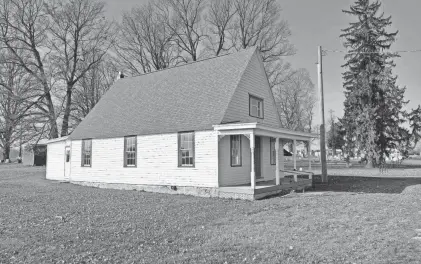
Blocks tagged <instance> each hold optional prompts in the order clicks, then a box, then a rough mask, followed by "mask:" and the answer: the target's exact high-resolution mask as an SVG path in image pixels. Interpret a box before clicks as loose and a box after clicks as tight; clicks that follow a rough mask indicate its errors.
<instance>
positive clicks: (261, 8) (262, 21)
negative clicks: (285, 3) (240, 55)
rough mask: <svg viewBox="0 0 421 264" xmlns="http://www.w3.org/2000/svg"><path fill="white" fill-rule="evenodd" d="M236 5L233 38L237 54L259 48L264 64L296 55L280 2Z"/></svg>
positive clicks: (244, 0) (251, 0) (249, 0)
mask: <svg viewBox="0 0 421 264" xmlns="http://www.w3.org/2000/svg"><path fill="white" fill-rule="evenodd" d="M234 5H235V9H236V19H235V26H234V27H233V29H232V30H231V32H230V33H231V34H230V35H231V39H232V41H233V45H234V46H235V47H236V49H237V50H239V49H245V48H247V47H252V46H258V47H259V49H260V51H261V52H262V57H263V61H264V62H269V61H276V60H278V59H280V58H281V57H282V56H286V55H292V54H293V53H294V48H293V46H292V45H291V44H290V43H289V40H288V38H289V37H290V36H291V31H290V30H289V26H288V23H287V22H286V21H285V20H282V19H281V7H280V5H279V4H278V2H277V1H276V0H234Z"/></svg>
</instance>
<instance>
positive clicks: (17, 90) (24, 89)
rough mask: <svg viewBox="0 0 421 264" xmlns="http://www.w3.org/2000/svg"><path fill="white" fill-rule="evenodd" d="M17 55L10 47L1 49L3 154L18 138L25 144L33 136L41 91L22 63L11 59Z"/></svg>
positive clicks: (0, 144)
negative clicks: (33, 124) (10, 51)
mask: <svg viewBox="0 0 421 264" xmlns="http://www.w3.org/2000/svg"><path fill="white" fill-rule="evenodd" d="M10 56H14V55H13V54H10V53H9V52H8V50H7V49H6V50H3V51H2V52H0V147H1V148H2V149H3V158H4V159H9V155H10V150H11V147H12V146H13V144H15V143H16V142H17V141H18V140H19V141H20V143H21V145H22V144H24V143H26V142H27V141H28V140H30V139H31V136H32V135H33V133H32V132H33V131H32V129H31V125H32V123H33V121H34V120H35V118H36V114H35V113H33V112H32V109H33V106H34V105H35V103H36V102H37V100H38V99H39V95H38V94H37V93H36V91H35V90H34V89H32V88H33V86H34V85H36V82H34V78H33V76H31V75H30V74H29V73H28V72H27V71H25V69H23V68H22V67H20V66H19V65H18V64H16V63H14V62H10V61H9V57H10ZM20 154H21V153H20Z"/></svg>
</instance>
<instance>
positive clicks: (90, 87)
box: [72, 56, 118, 127]
mask: <svg viewBox="0 0 421 264" xmlns="http://www.w3.org/2000/svg"><path fill="white" fill-rule="evenodd" d="M117 69H118V68H117V65H116V63H115V62H114V60H113V59H112V58H111V57H109V56H107V57H105V58H104V60H102V61H101V62H100V63H98V64H96V65H95V67H93V68H91V69H90V70H89V71H88V72H87V73H86V74H85V75H84V76H83V77H82V78H81V79H80V81H79V83H78V85H77V88H76V89H75V91H74V94H73V106H72V110H73V111H72V119H73V120H74V124H73V126H72V127H76V126H77V125H78V124H79V123H80V122H81V121H82V120H83V118H84V117H85V116H86V115H88V113H89V112H90V111H91V110H92V109H93V108H94V106H95V105H96V104H97V103H98V102H99V100H100V99H101V97H102V95H104V94H105V92H107V91H108V89H109V88H110V87H111V85H113V84H114V82H115V80H116V77H117V72H118V70H117Z"/></svg>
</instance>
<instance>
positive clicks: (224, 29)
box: [206, 0, 236, 56]
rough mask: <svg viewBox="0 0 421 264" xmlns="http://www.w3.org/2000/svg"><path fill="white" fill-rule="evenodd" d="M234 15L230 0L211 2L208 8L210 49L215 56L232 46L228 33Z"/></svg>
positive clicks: (234, 11)
mask: <svg viewBox="0 0 421 264" xmlns="http://www.w3.org/2000/svg"><path fill="white" fill-rule="evenodd" d="M235 14H236V9H235V6H234V2H233V1H232V0H213V1H211V3H210V5H209V8H208V18H207V19H206V21H207V22H208V24H209V29H210V33H211V34H210V35H209V42H210V49H211V50H212V51H213V52H214V54H215V55H216V56H219V55H220V54H221V52H227V51H229V50H230V49H231V48H232V47H233V46H232V43H231V41H230V40H229V39H227V37H228V32H229V30H231V29H232V28H231V27H232V25H233V18H234V16H235Z"/></svg>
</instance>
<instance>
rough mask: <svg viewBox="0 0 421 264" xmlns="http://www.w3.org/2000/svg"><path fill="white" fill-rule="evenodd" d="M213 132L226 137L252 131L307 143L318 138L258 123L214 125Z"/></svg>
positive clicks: (317, 136)
mask: <svg viewBox="0 0 421 264" xmlns="http://www.w3.org/2000/svg"><path fill="white" fill-rule="evenodd" d="M213 128H214V130H215V131H218V134H220V135H228V134H232V135H234V134H235V133H239V134H242V133H245V132H247V131H253V132H254V133H255V134H256V135H263V136H269V137H279V138H285V139H292V140H294V139H295V140H304V141H308V140H311V139H313V138H319V135H318V134H314V133H308V132H301V131H294V130H290V129H285V128H274V127H268V126H264V125H262V124H259V123H235V124H222V125H214V126H213Z"/></svg>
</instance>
